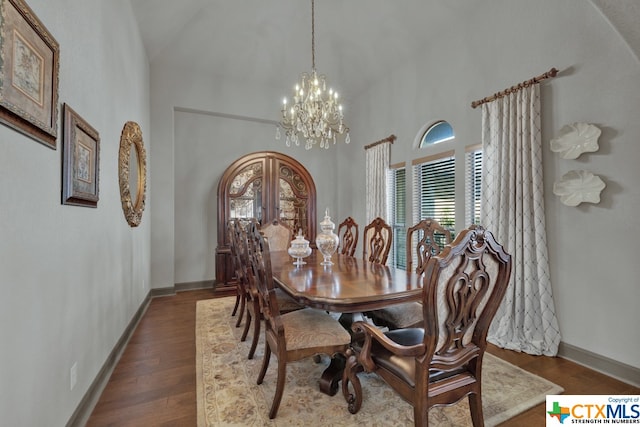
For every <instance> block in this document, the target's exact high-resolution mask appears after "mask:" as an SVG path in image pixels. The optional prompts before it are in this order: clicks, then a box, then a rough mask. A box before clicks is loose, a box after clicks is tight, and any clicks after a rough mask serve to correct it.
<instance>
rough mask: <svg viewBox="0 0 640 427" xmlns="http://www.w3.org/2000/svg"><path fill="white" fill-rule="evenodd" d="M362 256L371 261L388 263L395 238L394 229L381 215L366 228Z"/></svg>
mask: <svg viewBox="0 0 640 427" xmlns="http://www.w3.org/2000/svg"><path fill="white" fill-rule="evenodd" d="M363 236H364V239H363V245H362V258H363V259H364V260H367V261H369V262H375V263H378V264H386V263H387V258H388V257H389V250H390V249H391V242H392V240H393V230H392V229H391V226H390V225H389V224H387V223H386V221H385V220H384V219H382V218H380V217H377V218H375V219H374V220H373V221H371V223H369V224H368V225H367V226H366V227H365V228H364V233H363Z"/></svg>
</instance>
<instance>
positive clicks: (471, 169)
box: [465, 146, 482, 225]
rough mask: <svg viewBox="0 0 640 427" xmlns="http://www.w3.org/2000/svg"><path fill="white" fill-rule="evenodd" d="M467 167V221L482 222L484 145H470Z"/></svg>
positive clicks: (467, 154) (470, 222) (472, 222)
mask: <svg viewBox="0 0 640 427" xmlns="http://www.w3.org/2000/svg"><path fill="white" fill-rule="evenodd" d="M465 161H466V168H465V209H466V216H465V218H466V219H467V222H468V223H469V225H471V224H480V207H481V198H482V147H481V146H473V147H468V149H467V153H466V160H465Z"/></svg>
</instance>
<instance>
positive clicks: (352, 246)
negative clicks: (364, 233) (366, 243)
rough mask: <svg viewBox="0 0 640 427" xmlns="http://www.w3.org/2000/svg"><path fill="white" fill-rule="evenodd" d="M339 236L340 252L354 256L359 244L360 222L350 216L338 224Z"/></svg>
mask: <svg viewBox="0 0 640 427" xmlns="http://www.w3.org/2000/svg"><path fill="white" fill-rule="evenodd" d="M338 237H339V238H340V247H339V248H338V253H339V254H342V255H348V256H353V254H355V252H356V246H358V224H357V223H356V222H355V221H354V220H353V218H351V217H350V216H349V217H347V218H346V219H345V220H344V221H342V222H341V223H340V225H338Z"/></svg>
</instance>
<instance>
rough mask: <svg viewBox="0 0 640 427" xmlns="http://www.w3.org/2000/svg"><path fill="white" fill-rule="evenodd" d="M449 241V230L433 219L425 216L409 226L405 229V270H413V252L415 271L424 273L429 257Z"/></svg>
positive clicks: (438, 251) (436, 253) (439, 250)
mask: <svg viewBox="0 0 640 427" xmlns="http://www.w3.org/2000/svg"><path fill="white" fill-rule="evenodd" d="M449 243H451V232H450V231H449V230H447V229H446V228H444V227H443V226H441V225H440V224H439V223H438V221H436V220H435V219H431V218H426V219H423V220H422V221H420V222H419V223H417V224H416V225H414V226H413V227H410V228H409V229H408V230H407V242H406V244H407V270H408V271H411V270H413V260H414V254H415V260H416V266H415V271H416V273H418V274H422V273H424V271H425V268H426V267H427V261H429V258H431V257H432V256H434V255H438V254H439V253H440V252H442V249H443V248H444V246H445V245H448V244H449ZM414 251H415V252H414Z"/></svg>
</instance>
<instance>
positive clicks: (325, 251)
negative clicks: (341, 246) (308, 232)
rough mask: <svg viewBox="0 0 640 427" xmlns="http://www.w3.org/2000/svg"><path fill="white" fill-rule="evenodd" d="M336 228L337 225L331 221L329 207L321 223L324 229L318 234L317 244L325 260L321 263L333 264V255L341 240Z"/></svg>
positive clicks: (321, 228) (321, 227)
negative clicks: (335, 230)
mask: <svg viewBox="0 0 640 427" xmlns="http://www.w3.org/2000/svg"><path fill="white" fill-rule="evenodd" d="M334 228H336V225H335V224H334V223H333V222H331V217H330V216H329V209H327V210H326V212H325V214H324V220H323V221H322V222H321V223H320V230H322V231H321V232H320V234H318V236H316V246H317V247H318V250H319V251H320V253H321V254H322V256H323V257H324V260H323V261H322V262H321V263H320V264H322V265H333V262H331V256H332V255H333V254H334V252H335V251H336V250H337V249H338V243H339V242H340V238H339V237H338V235H337V234H336V233H334V232H333V230H334Z"/></svg>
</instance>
